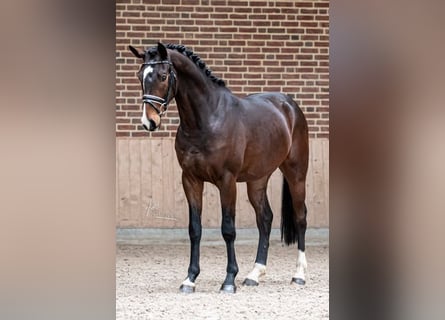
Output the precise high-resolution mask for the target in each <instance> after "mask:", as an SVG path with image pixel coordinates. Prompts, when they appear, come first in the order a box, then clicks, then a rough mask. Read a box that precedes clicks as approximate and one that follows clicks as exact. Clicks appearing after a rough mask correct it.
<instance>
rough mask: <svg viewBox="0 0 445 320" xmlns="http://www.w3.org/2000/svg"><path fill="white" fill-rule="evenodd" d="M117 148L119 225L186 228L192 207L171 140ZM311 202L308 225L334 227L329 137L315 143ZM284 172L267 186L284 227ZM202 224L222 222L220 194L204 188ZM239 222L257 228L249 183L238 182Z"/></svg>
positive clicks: (129, 142) (123, 142) (133, 141)
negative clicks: (330, 184)
mask: <svg viewBox="0 0 445 320" xmlns="http://www.w3.org/2000/svg"><path fill="white" fill-rule="evenodd" d="M116 143H117V146H116V221H117V227H118V228H186V227H187V226H188V208H187V202H186V199H185V195H184V191H183V190H182V183H181V168H180V167H179V164H178V161H177V159H176V154H175V150H174V139H172V138H157V139H155V138H151V139H142V138H140V139H138V138H130V139H129V138H119V139H117V142H116ZM306 184H307V192H306V204H307V207H308V226H309V227H328V226H329V140H328V139H312V140H311V141H310V163H309V172H308V176H307V183H306ZM281 188H282V176H281V172H279V170H277V171H276V172H275V173H274V174H273V175H272V177H271V179H270V182H269V187H268V195H269V201H270V203H271V207H272V210H273V212H274V221H273V227H275V228H278V227H279V226H280V220H281V218H280V210H281ZM202 221H203V226H204V227H208V228H217V227H219V226H220V223H221V209H220V204H219V193H218V190H217V189H216V187H215V186H213V185H211V184H208V183H206V184H205V187H204V207H203V215H202ZM236 225H237V227H241V228H243V227H244V228H253V227H255V226H256V224H255V214H254V211H253V209H252V207H251V206H250V203H249V201H248V199H247V193H246V185H245V183H238V199H237V217H236Z"/></svg>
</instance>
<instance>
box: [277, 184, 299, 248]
mask: <svg viewBox="0 0 445 320" xmlns="http://www.w3.org/2000/svg"><path fill="white" fill-rule="evenodd" d="M283 240H284V243H285V244H286V245H290V244H293V243H295V242H297V240H298V230H297V225H296V221H295V219H294V206H293V205H292V196H291V194H290V190H289V184H288V183H287V180H286V178H285V177H283V197H282V202H281V241H283Z"/></svg>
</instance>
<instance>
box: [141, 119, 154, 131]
mask: <svg viewBox="0 0 445 320" xmlns="http://www.w3.org/2000/svg"><path fill="white" fill-rule="evenodd" d="M148 123H149V126H147V125H145V123H143V124H142V127H143V128H144V129H145V130H146V131H155V130H156V123H155V122H154V121H153V120H151V119H149V120H148Z"/></svg>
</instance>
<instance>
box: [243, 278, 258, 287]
mask: <svg viewBox="0 0 445 320" xmlns="http://www.w3.org/2000/svg"><path fill="white" fill-rule="evenodd" d="M257 285H258V282H256V281H255V280H252V279H249V278H246V280H244V282H243V286H249V287H254V286H257Z"/></svg>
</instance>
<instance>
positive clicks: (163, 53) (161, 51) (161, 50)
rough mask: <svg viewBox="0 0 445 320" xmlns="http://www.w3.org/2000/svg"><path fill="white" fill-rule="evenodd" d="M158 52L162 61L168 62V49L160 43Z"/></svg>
mask: <svg viewBox="0 0 445 320" xmlns="http://www.w3.org/2000/svg"><path fill="white" fill-rule="evenodd" d="M158 52H159V55H160V56H161V60H167V58H168V54H167V48H166V47H165V46H164V45H163V44H162V43H160V42H158Z"/></svg>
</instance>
